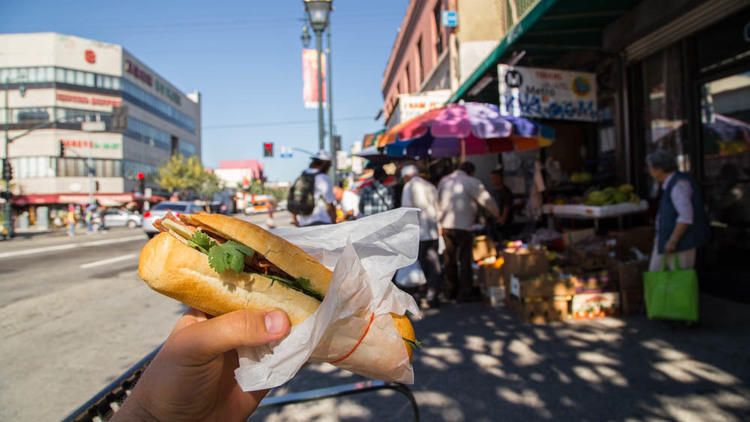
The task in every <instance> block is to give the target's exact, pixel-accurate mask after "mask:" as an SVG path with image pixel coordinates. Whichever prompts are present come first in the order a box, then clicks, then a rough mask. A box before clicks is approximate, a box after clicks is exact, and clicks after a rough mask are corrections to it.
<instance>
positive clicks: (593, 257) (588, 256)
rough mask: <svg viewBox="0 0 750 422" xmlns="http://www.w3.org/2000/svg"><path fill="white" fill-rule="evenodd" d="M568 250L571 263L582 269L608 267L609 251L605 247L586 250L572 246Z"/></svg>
mask: <svg viewBox="0 0 750 422" xmlns="http://www.w3.org/2000/svg"><path fill="white" fill-rule="evenodd" d="M569 250H570V252H571V260H572V262H573V264H574V265H575V266H577V267H578V268H580V269H582V270H586V271H588V270H598V269H601V268H607V267H609V251H608V250H607V249H605V248H602V249H591V250H586V249H582V248H578V247H575V246H572V247H570V248H569Z"/></svg>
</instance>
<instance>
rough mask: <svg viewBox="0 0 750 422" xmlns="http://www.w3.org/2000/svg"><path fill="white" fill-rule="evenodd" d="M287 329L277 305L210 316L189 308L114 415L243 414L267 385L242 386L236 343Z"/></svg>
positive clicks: (266, 338) (255, 341) (255, 342)
mask: <svg viewBox="0 0 750 422" xmlns="http://www.w3.org/2000/svg"><path fill="white" fill-rule="evenodd" d="M288 332H289V318H288V317H287V315H286V314H285V313H284V312H282V311H280V310H271V311H265V312H262V311H252V310H242V311H235V312H231V313H228V314H225V315H222V316H219V317H216V318H211V319H208V318H207V316H206V314H204V313H203V312H200V311H197V310H195V309H190V310H189V311H187V312H186V313H185V315H183V316H182V318H180V320H179V321H178V322H177V324H176V325H175V327H174V329H173V330H172V333H171V334H170V335H169V337H168V338H167V341H166V342H165V343H164V347H162V349H161V351H159V353H158V354H157V355H156V357H155V358H154V360H153V361H152V362H151V364H150V365H149V366H148V368H147V369H146V371H145V372H144V373H143V375H142V376H141V378H140V380H139V381H138V383H137V384H136V386H135V388H134V389H133V392H132V394H131V395H130V397H129V398H128V399H127V400H126V401H125V403H124V404H123V406H122V407H121V408H120V410H119V411H118V412H117V413H115V415H114V417H113V418H112V421H115V422H116V421H133V420H137V421H154V420H156V421H232V420H237V421H244V420H246V419H247V418H248V417H249V416H250V414H252V413H253V411H254V410H255V409H256V408H257V407H258V404H259V403H260V401H261V400H262V399H263V397H264V396H265V395H266V393H268V390H262V391H251V392H247V393H246V392H243V391H242V390H241V389H240V387H239V385H238V384H237V381H235V379H234V370H235V368H237V366H238V361H237V352H236V351H235V350H234V349H236V348H237V347H240V346H259V345H262V344H267V343H270V342H273V341H276V340H279V339H281V338H282V337H284V336H285V335H286V334H287V333H288Z"/></svg>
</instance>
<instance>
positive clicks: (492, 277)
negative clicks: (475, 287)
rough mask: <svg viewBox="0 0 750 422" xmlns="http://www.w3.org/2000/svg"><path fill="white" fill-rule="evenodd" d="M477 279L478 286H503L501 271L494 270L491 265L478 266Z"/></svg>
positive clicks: (498, 269)
mask: <svg viewBox="0 0 750 422" xmlns="http://www.w3.org/2000/svg"><path fill="white" fill-rule="evenodd" d="M477 279H478V280H479V286H483V287H490V286H504V285H505V283H504V281H503V269H502V268H495V267H494V266H492V265H480V266H479V268H478V269H477Z"/></svg>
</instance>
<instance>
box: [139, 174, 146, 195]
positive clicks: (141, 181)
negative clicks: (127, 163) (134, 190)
mask: <svg viewBox="0 0 750 422" xmlns="http://www.w3.org/2000/svg"><path fill="white" fill-rule="evenodd" d="M138 187H139V189H138V190H139V191H140V192H141V193H144V192H145V191H146V175H145V174H143V172H138Z"/></svg>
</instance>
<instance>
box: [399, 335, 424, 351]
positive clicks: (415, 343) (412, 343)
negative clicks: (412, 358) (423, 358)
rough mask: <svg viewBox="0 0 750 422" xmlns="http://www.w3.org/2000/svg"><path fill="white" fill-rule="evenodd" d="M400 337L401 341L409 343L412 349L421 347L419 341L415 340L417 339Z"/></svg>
mask: <svg viewBox="0 0 750 422" xmlns="http://www.w3.org/2000/svg"><path fill="white" fill-rule="evenodd" d="M401 339H402V340H403V341H405V342H407V343H409V345H410V346H411V348H412V349H415V348H419V349H421V348H422V343H420V341H419V340H417V339H414V340H409V339H408V338H403V337H401Z"/></svg>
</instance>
